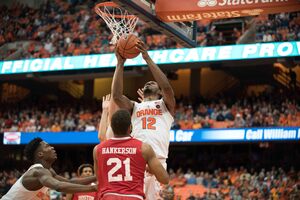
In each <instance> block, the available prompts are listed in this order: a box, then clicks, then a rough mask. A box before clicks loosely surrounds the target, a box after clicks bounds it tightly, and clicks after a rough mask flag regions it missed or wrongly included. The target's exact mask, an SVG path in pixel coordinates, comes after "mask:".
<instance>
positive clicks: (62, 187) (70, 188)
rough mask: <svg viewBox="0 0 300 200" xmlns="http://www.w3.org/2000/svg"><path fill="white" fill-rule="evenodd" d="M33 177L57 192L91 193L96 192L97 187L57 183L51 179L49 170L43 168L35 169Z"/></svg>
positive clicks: (54, 179) (57, 181)
mask: <svg viewBox="0 0 300 200" xmlns="http://www.w3.org/2000/svg"><path fill="white" fill-rule="evenodd" d="M33 176H35V177H37V178H38V180H39V182H40V183H41V184H42V185H43V186H45V187H48V188H51V189H53V190H56V191H59V192H66V193H77V192H93V191H97V186H95V185H93V186H92V185H79V184H74V183H68V182H63V181H59V180H57V179H56V178H53V177H52V174H51V172H50V171H49V170H47V169H45V168H38V169H35V172H34V174H33Z"/></svg>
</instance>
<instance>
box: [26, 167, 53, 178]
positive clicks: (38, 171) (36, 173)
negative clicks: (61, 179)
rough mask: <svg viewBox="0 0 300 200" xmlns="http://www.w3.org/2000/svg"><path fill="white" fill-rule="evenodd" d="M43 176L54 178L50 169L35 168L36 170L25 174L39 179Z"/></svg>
mask: <svg viewBox="0 0 300 200" xmlns="http://www.w3.org/2000/svg"><path fill="white" fill-rule="evenodd" d="M42 175H51V176H52V173H51V171H50V170H49V169H46V168H44V167H34V168H32V169H30V170H28V171H27V172H26V174H24V176H33V177H39V176H42Z"/></svg>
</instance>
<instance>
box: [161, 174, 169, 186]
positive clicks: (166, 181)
mask: <svg viewBox="0 0 300 200" xmlns="http://www.w3.org/2000/svg"><path fill="white" fill-rule="evenodd" d="M169 180H170V179H169V175H166V176H164V177H162V179H161V181H160V183H162V184H164V185H166V184H169Z"/></svg>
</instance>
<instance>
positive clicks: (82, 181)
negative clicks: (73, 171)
mask: <svg viewBox="0 0 300 200" xmlns="http://www.w3.org/2000/svg"><path fill="white" fill-rule="evenodd" d="M50 171H51V174H52V176H53V178H55V179H56V180H58V181H63V182H68V183H74V184H82V185H87V184H90V183H93V182H96V176H89V177H84V178H72V179H71V180H69V179H67V178H65V177H62V176H59V175H57V174H56V172H55V171H54V170H53V169H50Z"/></svg>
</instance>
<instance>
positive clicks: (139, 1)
mask: <svg viewBox="0 0 300 200" xmlns="http://www.w3.org/2000/svg"><path fill="white" fill-rule="evenodd" d="M112 1H113V2H115V3H116V4H118V5H119V6H120V7H122V8H124V9H126V10H128V12H130V13H131V14H133V15H136V16H138V17H139V19H141V20H143V21H144V22H146V23H148V24H149V25H150V26H151V28H153V29H155V30H157V31H159V32H161V33H163V34H165V35H167V36H168V37H169V38H170V39H172V40H175V41H176V42H178V43H179V44H181V45H182V46H184V47H196V36H197V25H196V22H162V21H161V20H159V19H158V18H157V17H156V14H155V5H154V2H155V0H112Z"/></svg>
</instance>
